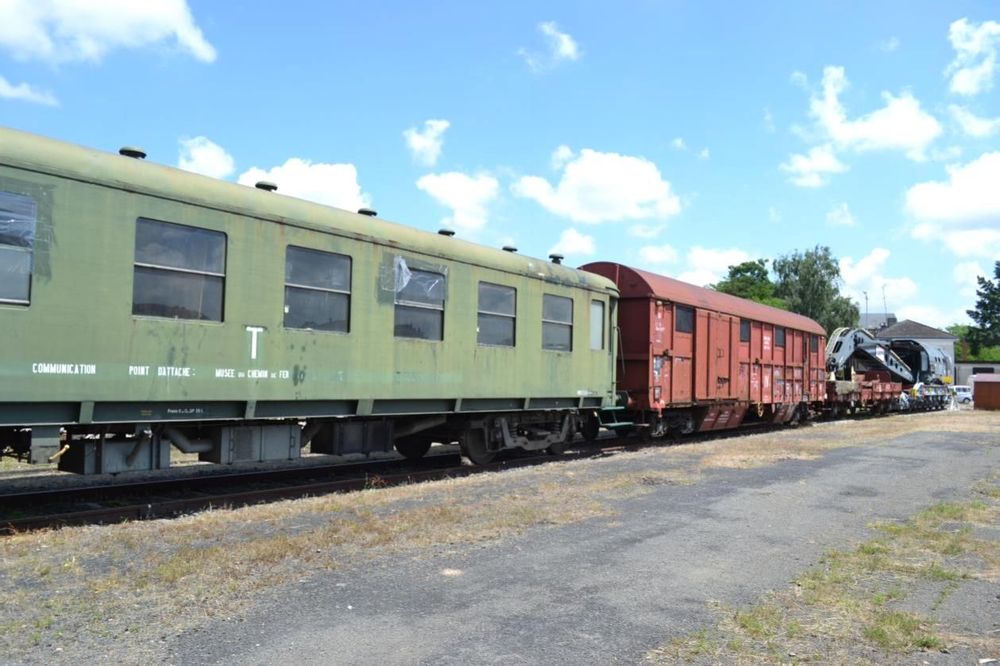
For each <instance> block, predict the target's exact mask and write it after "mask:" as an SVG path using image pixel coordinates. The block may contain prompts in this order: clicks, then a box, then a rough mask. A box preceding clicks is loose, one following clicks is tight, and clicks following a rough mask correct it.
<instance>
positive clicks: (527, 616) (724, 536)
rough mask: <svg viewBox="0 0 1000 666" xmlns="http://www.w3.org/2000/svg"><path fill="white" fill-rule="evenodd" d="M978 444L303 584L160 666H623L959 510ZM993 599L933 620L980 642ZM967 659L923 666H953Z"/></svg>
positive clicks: (906, 659) (877, 455)
mask: <svg viewBox="0 0 1000 666" xmlns="http://www.w3.org/2000/svg"><path fill="white" fill-rule="evenodd" d="M829 434H830V436H836V435H835V431H834V430H830V431H829ZM996 444H997V437H996V435H995V434H994V435H988V434H987V435H984V434H960V435H957V434H951V433H946V432H938V433H921V434H918V435H916V436H912V437H908V438H906V439H903V440H897V441H893V442H891V446H875V447H860V448H849V449H840V450H834V451H831V452H829V453H827V454H826V455H824V456H823V457H821V458H819V459H817V460H807V461H801V460H793V461H787V462H783V463H780V464H777V465H773V466H767V467H761V468H756V469H743V470H726V471H715V472H713V473H711V474H709V475H708V476H706V477H705V478H704V479H702V480H701V481H700V482H698V483H696V484H694V485H662V486H659V487H658V488H656V489H655V491H654V492H651V493H648V494H645V495H643V496H640V497H635V498H632V499H627V500H624V501H623V503H622V505H621V506H620V507H619V508H620V511H619V513H618V514H617V515H616V516H614V517H612V518H602V519H595V520H591V521H586V522H583V523H577V524H571V525H566V526H561V527H557V528H551V529H538V530H533V531H530V532H529V533H527V534H525V535H524V536H522V537H521V538H516V539H510V540H505V541H502V542H499V543H493V544H487V545H485V546H481V547H471V548H458V549H437V550H435V551H434V552H432V553H426V554H424V555H422V556H419V557H407V558H392V559H387V560H380V561H373V562H370V563H368V564H367V565H366V566H362V567H359V568H355V569H351V570H345V571H340V572H334V573H332V574H329V575H322V576H317V577H313V578H310V579H305V580H303V581H302V582H300V583H298V584H295V585H291V586H289V587H287V588H284V589H282V590H280V591H278V592H277V593H275V594H274V595H272V596H270V597H269V598H267V599H265V600H262V602H261V603H260V604H259V605H258V607H256V608H255V609H254V610H253V611H252V612H250V613H248V614H247V615H245V616H243V617H239V618H233V619H230V620H226V621H221V622H216V623H213V624H210V625H207V626H204V627H200V628H199V629H198V631H196V632H190V633H187V634H184V635H182V636H179V637H176V638H174V639H173V640H171V641H170V642H169V645H168V657H167V661H170V662H173V663H222V664H270V663H279V662H283V663H300V664H329V663H337V664H372V663H379V664H470V663H475V664H492V663H503V664H508V665H509V664H540V663H546V664H580V663H637V662H641V661H642V660H643V656H644V655H645V654H646V652H647V651H648V650H650V649H651V648H653V647H655V646H657V645H660V644H663V643H664V642H665V641H667V640H669V639H670V638H671V637H675V636H681V635H684V634H687V633H690V632H692V631H695V630H697V629H699V628H701V627H704V626H707V625H713V624H714V623H715V622H716V621H717V616H716V611H714V610H713V608H714V607H715V606H717V605H718V604H722V605H724V606H729V607H740V606H747V605H750V604H753V603H754V601H755V600H756V599H757V598H759V597H760V595H762V594H763V593H765V592H767V591H769V590H772V589H776V588H782V587H786V586H787V584H788V582H789V581H790V580H791V579H792V578H794V577H795V575H796V574H797V573H799V572H801V571H802V570H804V569H806V568H808V567H810V566H813V565H814V564H816V562H817V561H818V560H819V558H820V557H821V555H822V554H823V552H824V551H826V550H828V549H831V548H840V547H844V546H850V545H851V544H852V543H857V542H859V541H861V540H864V539H866V538H869V537H870V532H871V531H870V529H869V528H868V525H869V524H870V523H871V522H872V521H875V520H900V519H904V518H906V517H908V516H910V515H912V514H913V513H914V512H915V511H917V510H919V509H921V508H923V507H925V506H928V505H930V504H933V503H935V502H940V501H946V500H962V499H967V498H968V497H969V496H970V493H971V489H972V487H973V486H974V485H975V483H976V482H977V481H978V480H980V479H982V478H985V477H987V476H989V475H990V474H992V473H996V472H997V470H1000V455H998V449H997V448H996V446H995V445H996ZM991 445H992V446H991ZM637 463H638V464H641V460H638V461H637ZM996 591H997V590H996V588H995V585H977V584H974V583H969V584H968V585H964V586H962V588H961V593H959V594H955V595H953V596H952V597H951V599H950V602H949V603H947V604H944V605H943V607H942V608H941V609H939V610H940V613H941V616H942V618H943V619H945V620H947V621H949V622H953V623H956V624H958V625H963V626H966V628H973V629H976V630H979V631H983V632H986V633H989V632H994V633H993V635H994V636H995V635H996V633H995V632H996V631H997V630H998V628H1000V602H998V598H997V595H996ZM710 602H715V603H710ZM925 610H926V609H925ZM968 652H969V651H967V650H966V651H964V652H963V651H955V652H953V653H951V654H942V653H935V654H933V655H928V656H932V657H933V659H932V663H945V662H954V663H970V662H969V659H970V658H971V657H972V656H973V655H971V654H969V653H968ZM976 656H978V657H981V658H985V657H994V658H1000V654H991V655H976ZM924 659H925V657H924V656H923V655H917V656H914V655H907V656H899V657H888V656H887V657H886V658H885V660H886V661H896V660H898V661H899V662H901V663H921V661H923V660H924ZM927 660H928V661H931V660H930V659H927ZM972 663H975V661H974V660H973V662H972Z"/></svg>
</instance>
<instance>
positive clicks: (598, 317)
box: [590, 301, 604, 349]
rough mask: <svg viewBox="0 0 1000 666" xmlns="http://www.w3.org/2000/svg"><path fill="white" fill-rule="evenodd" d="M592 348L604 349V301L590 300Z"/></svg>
mask: <svg viewBox="0 0 1000 666" xmlns="http://www.w3.org/2000/svg"><path fill="white" fill-rule="evenodd" d="M590 348H591V349H604V301H591V302H590Z"/></svg>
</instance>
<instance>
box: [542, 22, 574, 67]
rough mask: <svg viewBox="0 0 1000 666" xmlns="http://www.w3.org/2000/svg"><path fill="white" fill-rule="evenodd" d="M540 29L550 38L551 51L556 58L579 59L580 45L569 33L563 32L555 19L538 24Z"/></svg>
mask: <svg viewBox="0 0 1000 666" xmlns="http://www.w3.org/2000/svg"><path fill="white" fill-rule="evenodd" d="M538 29H539V30H541V31H542V34H543V35H545V37H546V38H547V39H548V42H549V53H550V55H551V56H552V57H553V58H555V59H556V60H579V58H580V47H579V46H577V44H576V40H575V39H573V38H572V37H571V36H570V35H569V33H565V32H561V31H560V30H559V26H557V25H556V23H555V21H546V22H544V23H539V24H538Z"/></svg>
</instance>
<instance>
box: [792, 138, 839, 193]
mask: <svg viewBox="0 0 1000 666" xmlns="http://www.w3.org/2000/svg"><path fill="white" fill-rule="evenodd" d="M781 170H782V171H785V172H787V173H789V174H791V176H789V180H790V181H791V182H792V183H794V184H795V185H798V186H799V187H822V186H823V185H826V184H827V182H829V176H830V174H834V173H843V172H844V171H847V166H846V165H845V164H844V163H843V162H841V161H840V160H838V159H837V156H836V155H834V154H833V148H832V147H831V146H830V145H824V146H813V147H812V148H810V149H809V153H808V154H806V155H792V156H791V157H790V158H789V159H788V161H787V162H785V163H784V164H782V165H781Z"/></svg>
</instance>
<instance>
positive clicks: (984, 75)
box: [945, 18, 1000, 95]
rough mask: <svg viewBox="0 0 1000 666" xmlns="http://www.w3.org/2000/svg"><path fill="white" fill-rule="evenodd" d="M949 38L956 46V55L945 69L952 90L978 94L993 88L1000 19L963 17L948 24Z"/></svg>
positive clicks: (959, 93) (999, 42)
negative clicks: (972, 19)
mask: <svg viewBox="0 0 1000 666" xmlns="http://www.w3.org/2000/svg"><path fill="white" fill-rule="evenodd" d="M948 39H949V40H950V41H951V45H952V48H954V49H955V59H954V60H952V61H951V63H950V64H949V65H948V68H947V69H946V70H945V75H946V76H951V81H950V83H949V89H950V90H951V92H953V93H956V94H958V95H977V94H979V93H981V92H983V91H984V90H989V89H990V88H992V87H993V71H994V69H995V68H996V60H997V46H998V44H1000V23H997V22H996V21H984V22H982V23H980V24H979V25H976V24H975V23H970V22H969V20H968V19H966V18H961V19H959V20H957V21H955V22H954V23H952V24H951V25H950V26H949V28H948Z"/></svg>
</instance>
